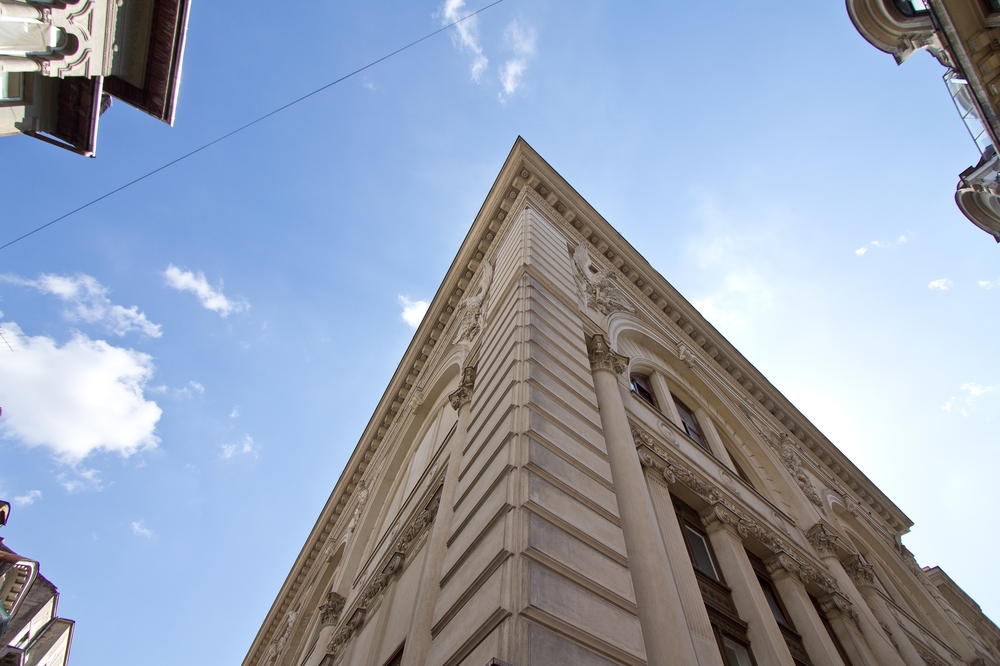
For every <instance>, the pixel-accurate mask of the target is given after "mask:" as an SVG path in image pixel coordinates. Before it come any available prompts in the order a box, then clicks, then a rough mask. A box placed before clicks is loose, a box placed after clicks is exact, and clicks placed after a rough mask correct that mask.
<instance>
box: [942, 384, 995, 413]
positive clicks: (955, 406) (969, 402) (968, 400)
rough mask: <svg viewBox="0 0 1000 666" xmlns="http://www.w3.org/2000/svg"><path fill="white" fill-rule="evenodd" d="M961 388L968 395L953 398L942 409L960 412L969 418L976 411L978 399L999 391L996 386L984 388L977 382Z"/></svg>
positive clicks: (963, 385)
mask: <svg viewBox="0 0 1000 666" xmlns="http://www.w3.org/2000/svg"><path fill="white" fill-rule="evenodd" d="M959 388H960V389H961V390H962V391H965V392H966V395H963V396H960V397H956V396H952V397H951V398H949V399H948V400H947V401H946V402H945V403H944V405H942V406H941V409H943V410H944V411H946V412H952V411H954V412H958V413H959V414H961V415H962V416H969V414H971V413H973V412H974V411H975V410H974V409H973V408H974V407H975V404H976V401H977V399H978V398H980V397H982V396H984V395H986V394H988V393H994V392H996V390H997V387H996V386H983V385H982V384H977V383H976V382H969V383H967V384H962V385H961V386H960V387H959Z"/></svg>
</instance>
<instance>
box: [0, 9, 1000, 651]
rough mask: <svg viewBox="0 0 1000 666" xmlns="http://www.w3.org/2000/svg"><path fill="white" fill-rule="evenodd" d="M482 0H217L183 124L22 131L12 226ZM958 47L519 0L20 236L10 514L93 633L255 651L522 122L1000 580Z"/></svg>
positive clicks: (85, 645) (981, 293)
mask: <svg viewBox="0 0 1000 666" xmlns="http://www.w3.org/2000/svg"><path fill="white" fill-rule="evenodd" d="M484 4H486V3H485V2H484V3H481V4H469V5H466V6H463V3H462V1H461V0H448V3H447V5H444V4H441V3H440V0H438V1H437V2H424V1H419V2H386V1H384V0H374V1H371V2H365V3H330V2H314V1H313V0H304V1H303V2H300V3H297V4H296V5H295V8H294V11H293V10H292V9H291V8H290V7H289V8H286V7H284V6H277V5H275V4H274V3H263V2H258V1H256V0H249V1H246V2H241V3H235V2H230V1H218V2H196V3H194V6H193V13H192V16H191V23H190V31H189V34H188V47H187V55H186V59H185V63H184V78H183V84H182V86H181V95H180V102H179V110H178V115H177V124H176V127H174V128H169V127H166V126H163V125H161V124H159V123H157V122H155V121H154V120H152V119H150V118H149V117H147V116H144V115H143V114H141V113H139V112H137V111H135V110H133V109H131V108H130V107H127V106H126V105H125V104H121V103H117V102H116V103H115V105H114V106H113V107H112V108H111V109H110V110H109V111H108V113H106V114H105V116H104V117H103V118H102V122H101V136H100V143H99V150H98V157H97V159H95V160H87V159H84V158H81V157H78V156H76V155H72V154H70V153H66V152H62V151H59V150H58V149H55V148H53V147H51V146H48V145H46V144H44V143H41V142H39V141H35V140H32V139H28V138H24V137H17V138H8V139H3V140H0V164H3V165H4V195H3V213H2V214H0V244H2V243H3V242H6V241H8V240H10V239H12V238H13V237H15V236H17V235H20V234H21V233H24V232H26V231H28V230H30V229H31V228H34V227H35V226H37V225H39V224H42V223H44V222H47V221H48V220H50V219H52V218H54V217H56V216H58V215H61V214H63V213H64V212H66V211H68V210H70V209H72V208H74V207H76V206H78V205H80V204H82V203H85V202H86V201H89V200H90V199H91V198H93V197H95V196H97V195H99V194H103V193H104V192H105V191H107V190H109V189H111V188H114V187H117V186H118V185H120V184H122V183H124V182H126V181H128V180H130V179H132V178H134V177H136V176H138V175H141V174H142V173H145V172H146V171H148V170H150V169H152V168H155V167H157V166H159V165H161V164H163V163H164V162H167V161H169V160H171V159H173V158H175V157H177V156H178V155H180V154H182V153H184V152H186V151H188V150H190V149H193V148H195V147H197V146H199V145H201V144H203V143H205V142H207V141H209V140H211V139H214V138H216V137H217V136H219V135H221V134H223V133H225V132H227V131H229V130H231V129H233V128H235V127H236V126H238V125H240V124H242V123H244V122H247V121H249V120H251V119H253V118H255V117H257V116H259V115H261V114H263V113H265V112H267V111H269V110H271V109H273V108H275V107H277V106H280V105H281V104H283V103H285V102H286V101H289V100H291V99H294V98H295V97H297V96H299V95H301V94H304V93H306V92H309V91H310V90H312V89H314V88H316V87H318V86H319V85H322V84H324V83H327V82H329V81H332V80H334V79H336V78H337V77H339V76H341V75H343V74H345V73H347V72H349V71H351V70H354V69H356V68H357V67H360V66H362V65H364V64H367V63H368V62H370V61H372V60H375V59H376V58H378V57H381V56H382V55H385V54H386V53H388V52H390V51H392V50H394V49H396V48H398V47H400V46H402V45H404V44H406V43H408V42H410V41H412V40H413V39H416V38H418V37H420V36H422V35H423V34H426V33H427V32H430V31H431V30H433V29H435V28H437V27H439V26H440V25H442V23H444V22H448V20H449V19H450V18H452V17H457V16H461V15H464V14H465V13H467V12H468V11H471V10H474V9H478V8H479V7H481V6H483V5H484ZM943 73H944V70H943V68H942V67H940V65H938V63H937V62H936V61H934V60H933V58H932V57H931V56H929V55H927V54H925V53H920V54H917V55H916V56H914V57H913V58H912V60H911V61H910V62H907V63H905V64H904V65H903V66H901V67H897V66H896V65H895V63H894V62H893V59H892V57H891V56H889V55H886V54H883V53H880V52H878V51H876V50H875V49H874V48H872V47H871V46H869V45H868V44H867V43H866V42H865V41H864V40H863V39H862V38H861V36H860V35H859V34H858V33H857V32H856V31H855V30H854V27H853V26H852V25H851V22H850V20H849V18H848V16H847V12H846V9H845V8H844V5H843V3H842V2H840V1H839V0H831V1H829V2H807V3H803V2H797V1H792V0H788V1H786V2H779V1H770V2H769V1H765V2H755V3H721V4H720V3H708V2H673V3H637V2H636V3H621V2H610V1H606V0H605V1H600V0H574V1H573V2H568V1H565V0H564V1H562V2H559V1H558V0H532V1H529V0H506V1H505V2H503V3H502V4H500V5H498V6H496V7H494V8H492V9H490V10H489V11H487V12H485V13H483V14H481V15H480V16H479V17H477V19H476V20H475V21H471V22H469V23H467V24H464V26H463V27H462V28H461V29H454V28H453V29H452V30H451V31H450V33H446V34H441V35H438V36H437V37H435V38H433V39H431V40H429V41H427V42H424V43H422V44H421V45H419V46H417V47H415V48H413V49H411V50H409V51H407V52H405V53H403V54H401V55H399V56H397V57H394V58H392V59H390V60H388V61H386V62H384V63H382V64H380V65H378V66H376V67H374V68H372V69H369V70H367V71H366V72H364V73H363V74H361V75H359V76H357V77H355V78H353V79H350V80H348V81H346V82H344V83H343V84H340V85H337V86H335V87H333V88H332V89H330V90H327V91H325V92H323V93H321V94H320V95H317V96H316V97H314V98H312V99H310V100H308V101H306V102H304V103H302V104H300V105H298V106H296V107H294V108H292V109H289V110H288V111H286V112H284V113H282V114H279V115H277V116H275V117H273V118H271V119H269V120H267V121H265V122H263V123H261V124H259V125H257V126H256V127H254V128H252V129H251V130H249V131H247V132H245V133H243V134H240V135H238V136H236V137H234V138H232V139H230V140H228V141H226V142H224V143H222V144H219V145H217V146H215V147H213V148H211V149H209V150H207V151H205V152H203V153H201V154H199V155H197V156H196V157H194V158H192V159H190V160H188V161H186V162H184V163H182V164H179V165H177V166H175V167H173V168H171V169H169V170H167V171H164V172H162V173H160V174H158V175H156V176H154V177H153V178H150V179H148V180H146V181H144V182H142V183H140V184H139V185H137V186H135V187H132V188H130V189H128V190H126V191H124V192H122V193H120V194H118V195H115V196H114V197H113V198H110V199H108V200H106V201H104V202H102V203H100V204H98V205H96V206H93V207H92V208H89V209H88V210H86V211H84V212H83V213H81V214H78V215H76V216H74V217H72V218H70V219H68V220H66V221H64V222H61V223H59V224H57V225H55V226H53V227H50V228H49V229H47V230H45V231H43V232H41V233H38V234H36V235H34V236H32V237H31V238H29V239H26V240H24V241H21V242H19V243H17V244H16V245H14V246H11V247H9V248H7V249H5V250H3V251H0V274H2V278H0V310H2V317H0V332H2V333H3V335H4V338H5V340H6V342H3V341H0V407H2V408H3V411H4V414H3V416H2V417H0V496H2V497H4V498H6V499H8V500H10V501H12V502H13V505H14V509H13V511H12V514H11V521H10V525H9V526H8V527H6V528H5V529H4V530H3V531H2V533H0V536H4V537H5V538H6V540H7V543H8V544H9V545H10V546H11V547H12V548H14V549H15V550H17V551H18V552H21V553H23V554H24V555H27V556H30V557H32V558H36V559H39V560H40V561H41V563H42V573H43V574H45V575H46V576H48V577H49V578H51V579H52V580H53V581H54V582H55V583H56V584H57V585H58V587H59V589H60V592H61V593H62V599H61V604H60V612H61V614H62V615H64V616H67V617H71V618H74V619H76V620H77V621H78V625H77V631H76V634H75V638H74V645H73V654H72V663H73V664H74V666H91V665H97V664H101V665H103V664H108V663H121V664H139V663H141V664H146V665H148V666H156V665H159V664H164V665H166V664H173V663H175V662H176V658H177V651H178V650H182V651H183V654H184V655H185V657H184V658H185V660H186V661H190V662H191V663H200V664H235V663H239V661H240V660H241V659H242V658H243V656H244V654H245V652H246V650H247V648H248V647H249V645H250V642H251V641H252V639H253V637H254V635H255V633H256V631H257V629H258V627H259V625H260V623H261V621H262V620H263V618H264V615H265V614H266V612H267V609H268V608H269V606H270V604H271V602H272V600H273V599H274V597H275V595H276V594H277V592H278V589H279V587H280V585H281V583H282V581H283V580H284V578H285V575H286V574H287V572H288V570H289V567H290V566H291V564H292V562H293V560H294V558H295V556H296V555H297V554H298V551H299V549H300V547H301V545H302V543H303V541H304V539H305V537H306V535H307V534H308V532H309V530H310V529H311V527H312V525H313V523H314V521H315V519H316V517H317V515H318V513H319V511H320V509H321V507H322V505H323V503H324V502H325V500H326V498H327V496H328V495H329V492H330V490H331V489H332V488H333V485H334V483H335V482H336V480H337V478H338V476H339V474H340V471H341V469H342V468H343V465H344V463H345V462H346V461H347V459H348V457H349V455H350V453H351V451H352V450H353V448H354V446H355V444H356V443H357V441H358V437H359V436H360V434H361V432H362V430H363V428H364V426H365V424H366V423H367V421H368V418H369V417H370V415H371V413H372V411H373V410H374V408H375V406H376V403H377V401H378V399H379V398H380V397H381V395H382V392H383V390H384V388H385V386H386V384H387V383H388V381H389V378H390V377H391V375H392V372H393V371H394V369H395V367H396V365H397V363H398V361H399V359H400V357H401V356H402V354H403V351H404V350H405V348H406V346H407V344H408V343H409V341H410V338H411V336H412V334H413V330H414V326H415V325H416V324H417V323H418V322H419V319H420V315H421V312H422V307H423V305H424V304H425V303H426V302H427V301H429V300H430V298H431V297H432V296H433V294H434V292H435V290H436V289H437V287H438V285H439V283H440V281H441V279H442V278H443V276H444V273H445V271H446V269H447V267H448V265H449V264H450V262H451V260H452V258H453V256H454V254H455V252H456V251H457V249H458V247H459V244H460V243H461V240H462V239H463V237H464V236H465V233H466V231H467V230H468V228H469V226H470V225H471V223H472V220H473V218H474V217H475V214H476V212H477V211H478V210H479V207H480V205H481V204H482V201H483V199H484V198H485V196H486V194H487V192H488V191H489V188H490V186H491V185H492V183H493V180H494V178H495V177H496V174H497V172H498V171H499V169H500V167H501V165H502V163H503V160H504V158H505V157H506V156H507V153H508V151H509V149H510V147H511V145H512V144H513V142H514V140H515V138H516V137H517V136H518V135H519V134H520V135H522V136H524V138H525V139H526V140H527V141H528V142H529V143H530V144H531V145H532V146H533V147H534V148H535V149H536V150H538V151H539V153H540V154H541V155H542V156H543V157H544V158H545V159H546V160H547V161H548V162H549V163H550V164H551V165H552V166H553V167H554V168H555V169H556V170H558V171H559V172H560V173H561V174H562V175H563V176H564V177H565V178H566V179H567V181H568V182H569V183H571V184H572V185H573V186H574V187H575V188H576V189H577V190H578V191H579V192H580V193H581V194H582V195H583V196H584V197H586V198H587V199H588V201H589V202H590V203H591V204H592V205H593V206H594V207H595V208H596V209H597V210H598V211H600V212H601V213H602V214H603V215H604V217H605V218H606V219H607V220H609V221H610V222H611V223H612V224H613V225H614V226H615V227H616V228H617V229H618V230H619V231H620V232H621V234H622V235H623V236H624V237H625V238H626V239H628V240H629V241H630V242H631V243H632V245H633V246H634V247H635V248H636V249H637V250H639V252H641V253H642V254H643V255H644V256H645V257H646V258H647V259H648V260H649V262H650V263H651V264H652V265H653V266H654V267H655V268H656V269H657V270H659V271H660V272H661V273H662V274H663V275H664V276H665V277H666V278H667V279H668V280H669V281H670V282H671V283H672V284H673V285H674V286H675V287H676V288H677V289H678V290H680V292H681V293H682V294H684V295H685V296H686V297H687V298H688V299H689V300H690V301H692V302H693V303H694V304H695V305H696V306H697V307H698V308H699V310H700V311H701V312H702V313H703V314H704V315H705V316H706V317H707V318H708V319H709V320H710V321H711V322H712V323H713V324H714V325H715V326H716V327H717V328H719V330H720V331H722V333H723V334H724V335H726V336H727V337H728V338H729V340H730V341H731V342H732V343H733V344H734V345H735V346H736V347H737V348H738V349H739V350H740V351H741V352H742V353H743V354H744V355H745V356H746V358H747V359H749V360H750V362H752V363H753V364H754V365H755V366H756V367H757V368H758V369H760V370H761V371H762V372H763V373H764V375H765V376H767V377H768V378H769V379H770V381H771V382H772V383H773V384H774V385H775V386H776V387H777V388H778V389H779V390H781V391H782V392H783V393H784V394H785V395H786V396H787V397H788V398H789V399H790V400H791V401H792V402H793V403H794V404H795V405H796V406H798V407H799V409H800V410H801V411H802V412H803V413H804V414H805V415H806V416H807V417H808V418H810V419H811V420H812V421H813V422H814V423H815V424H816V425H817V426H818V427H819V428H820V429H821V430H823V432H825V433H826V435H827V436H828V437H830V439H831V440H832V441H833V442H834V443H835V444H836V445H837V446H839V447H840V448H841V449H842V450H843V451H844V452H845V453H846V454H847V455H848V456H849V457H850V458H851V459H852V460H853V461H854V462H855V463H856V464H857V465H858V466H859V467H860V468H861V470H862V471H864V472H865V473H866V474H867V475H868V476H869V477H870V478H871V479H872V480H873V481H874V482H875V483H876V484H878V485H879V487H880V488H882V490H883V491H885V492H886V493H887V495H888V496H889V497H890V498H891V499H892V500H894V501H895V502H896V504H897V505H898V506H899V507H900V508H901V509H902V510H903V511H904V512H906V513H907V514H908V515H909V516H910V518H911V519H913V520H914V521H915V522H916V526H915V528H914V530H913V532H912V533H911V534H910V535H908V536H906V537H905V543H906V544H907V545H908V546H909V547H910V549H911V550H913V551H914V553H915V554H916V556H917V559H918V561H919V562H920V563H921V564H922V565H940V566H942V567H943V568H944V569H945V570H946V571H947V572H948V574H949V575H950V576H951V577H952V578H953V579H955V580H956V581H957V582H958V583H959V584H960V585H962V586H963V587H964V589H965V590H966V591H967V592H969V593H970V594H971V595H972V596H973V597H974V598H975V599H976V600H977V601H979V602H980V604H982V606H983V608H984V610H985V611H986V612H987V613H988V614H991V615H992V616H993V617H994V618H1000V574H998V572H997V569H996V567H994V566H992V564H991V562H992V559H993V553H995V552H996V551H997V548H998V546H1000V537H998V536H997V535H996V530H994V529H992V527H991V526H990V525H987V524H984V520H988V518H986V516H989V515H990V514H991V513H992V509H993V507H995V506H996V503H997V500H998V497H997V495H998V493H1000V484H997V483H996V481H995V470H996V469H997V467H998V465H1000V449H998V447H997V435H996V420H997V417H998V415H1000V371H998V368H1000V363H998V361H1000V358H998V355H1000V354H998V346H997V344H996V338H997V331H998V327H1000V326H998V325H1000V316H998V314H997V312H998V305H1000V261H998V259H1000V248H998V247H996V244H995V243H994V242H993V241H992V239H991V238H990V237H989V236H988V235H987V234H985V233H983V232H981V231H979V230H978V229H977V228H975V227H974V226H973V225H972V224H971V223H970V222H968V221H967V220H966V219H965V218H964V217H962V215H961V213H960V212H959V211H958V209H957V208H956V207H955V204H954V202H953V193H954V188H955V183H956V181H957V174H958V173H959V172H960V171H962V170H963V169H965V168H966V167H967V166H969V165H970V164H973V163H975V162H976V160H977V159H978V153H977V150H976V147H975V145H974V144H973V142H972V140H971V139H970V138H969V136H968V134H967V133H966V130H965V128H964V126H963V125H962V123H961V121H960V119H959V117H958V114H957V113H956V111H955V109H954V107H953V106H952V102H951V100H950V99H949V97H948V95H947V92H946V90H945V87H944V84H943V83H942V81H941V76H942V74H943ZM8 344H9V347H8ZM11 350H13V351H11Z"/></svg>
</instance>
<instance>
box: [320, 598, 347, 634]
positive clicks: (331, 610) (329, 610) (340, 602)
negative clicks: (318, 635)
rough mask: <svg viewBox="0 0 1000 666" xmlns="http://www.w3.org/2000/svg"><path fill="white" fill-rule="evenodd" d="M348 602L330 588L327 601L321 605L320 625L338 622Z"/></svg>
mask: <svg viewBox="0 0 1000 666" xmlns="http://www.w3.org/2000/svg"><path fill="white" fill-rule="evenodd" d="M346 602H347V599H345V598H344V597H342V596H340V595H339V594H337V593H336V592H334V591H333V590H330V591H329V592H328V593H327V595H326V601H324V602H323V603H322V604H321V605H320V607H319V623H320V625H321V626H324V627H326V626H328V625H331V624H337V621H338V620H339V619H340V614H341V613H342V612H343V610H344V604H345V603H346Z"/></svg>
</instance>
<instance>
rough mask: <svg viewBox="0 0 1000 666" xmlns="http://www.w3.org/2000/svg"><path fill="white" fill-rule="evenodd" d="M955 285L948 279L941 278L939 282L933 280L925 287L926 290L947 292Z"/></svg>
mask: <svg viewBox="0 0 1000 666" xmlns="http://www.w3.org/2000/svg"><path fill="white" fill-rule="evenodd" d="M954 285H955V283H954V282H952V281H951V280H949V279H948V278H941V279H940V280H934V281H933V282H931V283H930V284H928V285H927V288H928V289H940V290H941V291H948V290H949V289H951V288H952V287H953V286H954Z"/></svg>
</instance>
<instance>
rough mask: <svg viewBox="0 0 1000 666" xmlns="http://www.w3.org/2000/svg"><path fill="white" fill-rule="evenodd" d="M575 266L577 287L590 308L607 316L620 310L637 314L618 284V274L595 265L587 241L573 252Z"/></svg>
mask: <svg viewBox="0 0 1000 666" xmlns="http://www.w3.org/2000/svg"><path fill="white" fill-rule="evenodd" d="M573 264H574V265H575V266H576V286H577V288H578V289H579V290H580V298H581V299H582V300H583V302H584V304H585V305H586V306H587V307H588V308H593V309H595V310H597V311H598V312H600V313H601V314H603V315H605V316H607V315H609V314H611V313H612V312H616V311H620V310H623V311H625V312H635V308H634V307H632V304H631V303H629V302H628V300H627V299H626V298H625V294H624V292H622V289H621V287H620V286H619V284H618V274H617V273H616V272H615V271H612V270H608V269H607V268H603V267H601V266H598V265H595V264H594V262H593V261H592V260H591V258H590V250H589V249H588V244H587V242H586V241H583V242H581V243H580V244H579V245H577V246H576V248H575V249H574V250H573Z"/></svg>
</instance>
